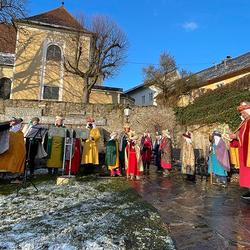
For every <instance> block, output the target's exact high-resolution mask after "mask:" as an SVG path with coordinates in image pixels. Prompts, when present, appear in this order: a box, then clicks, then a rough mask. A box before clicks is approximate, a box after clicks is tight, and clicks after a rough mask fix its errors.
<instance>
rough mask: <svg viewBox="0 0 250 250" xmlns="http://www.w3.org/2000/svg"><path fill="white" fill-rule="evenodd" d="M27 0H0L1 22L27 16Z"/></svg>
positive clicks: (9, 21) (8, 21)
mask: <svg viewBox="0 0 250 250" xmlns="http://www.w3.org/2000/svg"><path fill="white" fill-rule="evenodd" d="M25 7H26V0H0V23H11V22H13V21H14V20H16V19H20V18H24V17H25V12H26V11H25Z"/></svg>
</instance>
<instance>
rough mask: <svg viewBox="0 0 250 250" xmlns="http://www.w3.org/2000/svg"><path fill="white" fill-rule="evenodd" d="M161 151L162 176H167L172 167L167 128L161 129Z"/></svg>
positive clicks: (170, 143) (170, 141) (169, 138)
mask: <svg viewBox="0 0 250 250" xmlns="http://www.w3.org/2000/svg"><path fill="white" fill-rule="evenodd" d="M160 151H161V167H162V169H163V176H165V177H167V176H168V175H169V174H170V170H171V169H172V151H173V150H172V140H171V136H170V132H169V130H167V129H166V130H163V131H162V140H161V144H160Z"/></svg>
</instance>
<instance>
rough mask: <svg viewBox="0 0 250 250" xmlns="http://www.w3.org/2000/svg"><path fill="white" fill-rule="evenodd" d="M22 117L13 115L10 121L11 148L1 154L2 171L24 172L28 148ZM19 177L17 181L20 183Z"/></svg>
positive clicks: (0, 169) (0, 168)
mask: <svg viewBox="0 0 250 250" xmlns="http://www.w3.org/2000/svg"><path fill="white" fill-rule="evenodd" d="M22 121H23V120H22V119H21V118H15V117H13V118H12V120H11V121H10V126H11V127H10V130H9V148H8V150H7V151H5V152H4V153H2V154H0V171H1V172H10V173H13V174H18V175H20V174H23V172H24V167H25V159H26V148H25V143H24V135H23V132H22ZM20 182H21V180H20V179H19V178H17V179H16V180H15V183H20Z"/></svg>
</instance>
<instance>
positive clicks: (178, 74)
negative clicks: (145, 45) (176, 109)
mask: <svg viewBox="0 0 250 250" xmlns="http://www.w3.org/2000/svg"><path fill="white" fill-rule="evenodd" d="M143 71H144V75H145V80H144V83H145V85H148V86H151V85H153V86H154V87H156V88H158V89H159V90H160V94H159V95H158V97H157V99H158V101H159V102H160V103H161V104H165V105H169V104H171V105H174V104H176V101H177V100H178V98H179V97H180V96H181V95H183V94H186V93H187V92H189V91H191V90H192V89H194V88H196V87H197V86H198V85H199V83H200V80H199V79H198V78H197V77H196V76H195V75H193V74H192V73H188V72H187V71H185V70H180V71H178V68H177V66H176V62H175V59H174V58H173V57H172V56H171V55H170V54H168V53H165V52H164V53H162V54H161V55H160V63H159V66H158V67H155V66H153V65H149V66H148V67H147V68H144V69H143Z"/></svg>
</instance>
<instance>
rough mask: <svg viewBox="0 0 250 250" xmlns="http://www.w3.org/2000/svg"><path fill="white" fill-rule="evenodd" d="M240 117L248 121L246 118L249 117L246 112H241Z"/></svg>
mask: <svg viewBox="0 0 250 250" xmlns="http://www.w3.org/2000/svg"><path fill="white" fill-rule="evenodd" d="M241 116H242V118H243V119H245V120H246V119H248V118H249V117H250V115H249V114H248V113H247V112H246V111H242V112H241Z"/></svg>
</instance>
